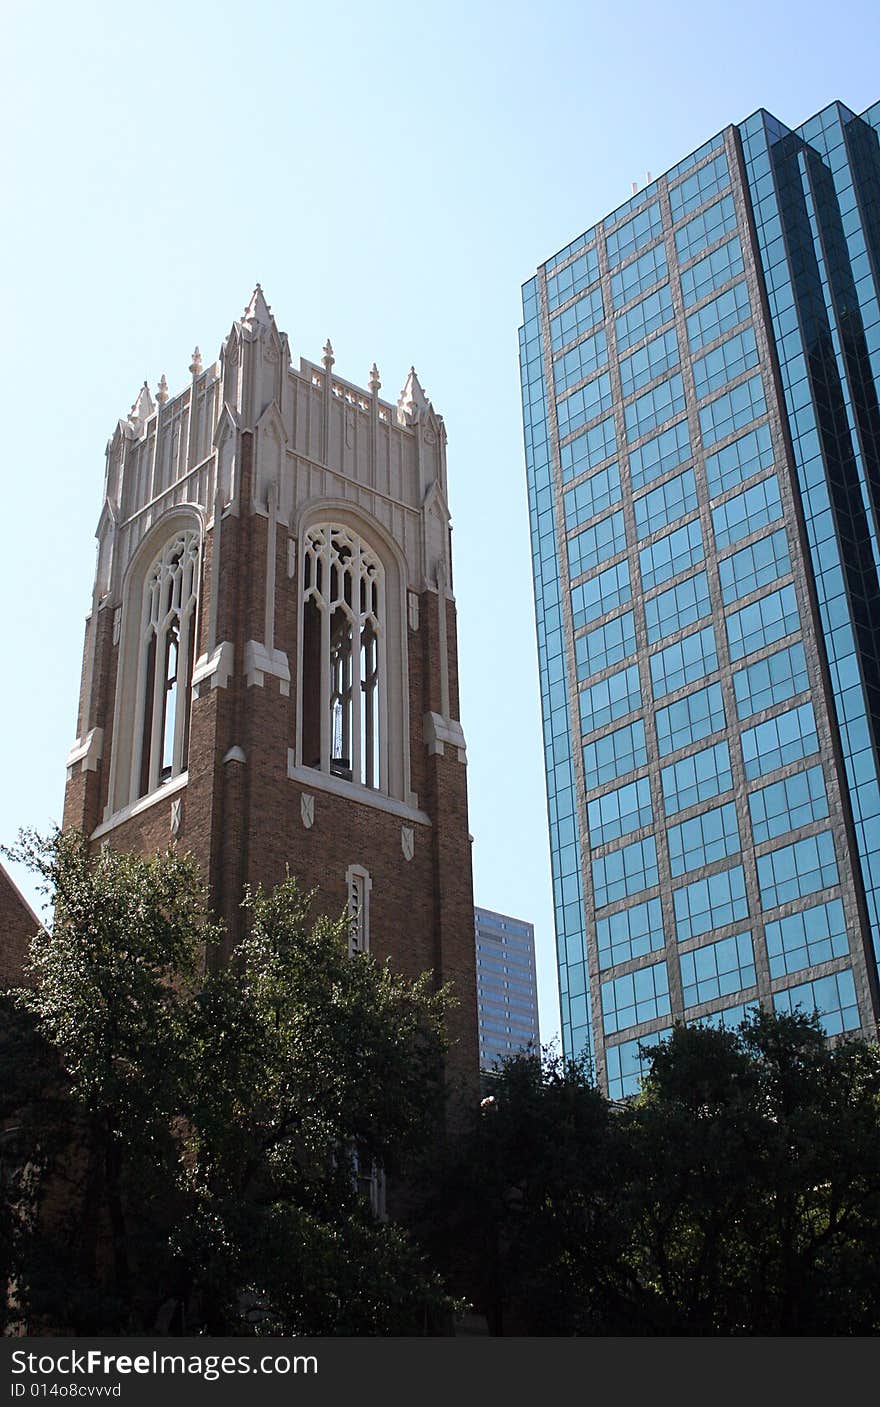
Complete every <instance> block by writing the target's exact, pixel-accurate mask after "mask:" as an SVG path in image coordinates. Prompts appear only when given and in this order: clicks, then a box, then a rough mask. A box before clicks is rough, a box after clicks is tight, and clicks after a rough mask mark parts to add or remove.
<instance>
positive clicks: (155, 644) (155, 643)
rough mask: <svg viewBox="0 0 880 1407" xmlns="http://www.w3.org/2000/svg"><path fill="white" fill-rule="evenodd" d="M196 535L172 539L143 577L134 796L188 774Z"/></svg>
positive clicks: (183, 534)
mask: <svg viewBox="0 0 880 1407" xmlns="http://www.w3.org/2000/svg"><path fill="white" fill-rule="evenodd" d="M198 566H199V534H198V531H197V530H196V529H195V528H187V529H184V530H183V531H182V532H179V533H178V534H177V536H176V537H174V538H172V539H170V540H169V541H168V542H167V543H166V544H165V546H164V547H163V549H162V551H161V552H160V553H159V555H158V557H157V558H156V559H155V561H154V562H153V564H152V566H151V567H150V570H149V571H148V572H147V576H146V581H145V584H144V595H143V609H142V616H141V636H140V663H139V672H138V681H139V682H138V693H137V699H138V703H137V708H138V713H137V719H138V721H137V722H136V726H135V735H134V742H135V747H136V748H137V749H138V754H137V760H136V764H135V768H134V776H135V777H136V778H137V779H138V780H137V786H136V788H135V795H136V796H145V795H146V794H147V793H148V792H151V791H155V789H156V787H158V786H161V785H162V783H163V782H167V781H169V780H170V779H171V778H172V777H176V776H177V775H178V773H180V772H183V771H185V770H186V765H187V753H188V751H189V715H190V699H189V692H190V683H191V680H192V670H193V657H194V652H195V633H196V631H195V622H196V599H197V594H198Z"/></svg>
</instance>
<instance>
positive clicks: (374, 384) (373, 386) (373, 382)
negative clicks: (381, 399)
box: [370, 362, 382, 396]
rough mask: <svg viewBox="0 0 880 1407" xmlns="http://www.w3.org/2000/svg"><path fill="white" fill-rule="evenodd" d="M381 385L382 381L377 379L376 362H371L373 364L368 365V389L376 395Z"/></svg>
mask: <svg viewBox="0 0 880 1407" xmlns="http://www.w3.org/2000/svg"><path fill="white" fill-rule="evenodd" d="M381 385H382V382H381V381H380V380H379V368H378V367H377V365H376V363H375V362H373V365H372V366H371V367H370V390H371V391H372V393H373V395H374V396H375V395H377V393H378V391H379V388H380V386H381Z"/></svg>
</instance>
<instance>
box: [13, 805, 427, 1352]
mask: <svg viewBox="0 0 880 1407" xmlns="http://www.w3.org/2000/svg"><path fill="white" fill-rule="evenodd" d="M15 858H17V859H22V858H24V859H27V860H28V861H29V862H30V863H31V864H32V865H33V866H35V867H36V868H37V869H38V871H39V872H40V874H41V876H42V879H43V882H44V885H45V887H46V889H47V891H48V893H49V895H50V898H51V899H52V900H53V903H54V919H53V922H52V925H51V928H48V929H46V930H45V931H44V932H42V933H41V934H39V935H38V937H37V938H36V939H35V941H34V944H33V947H32V954H31V967H30V972H29V974H28V975H29V981H30V984H31V985H30V986H29V987H27V988H23V989H22V990H20V991H19V992H17V993H15V994H14V998H13V1000H14V1019H15V1021H16V1022H17V1023H18V1028H20V1031H19V1034H21V1032H26V1034H27V1039H28V1041H29V1042H30V1050H31V1055H33V1052H34V1049H35V1048H36V1045H39V1047H40V1059H39V1061H38V1062H37V1063H36V1065H34V1064H33V1062H32V1061H31V1060H30V1059H29V1057H28V1054H27V1052H26V1051H25V1050H24V1048H23V1046H22V1044H21V1041H20V1040H19V1041H18V1042H16V1040H14V1039H9V1040H6V1041H4V1042H3V1043H2V1044H0V1059H2V1061H3V1072H2V1087H3V1088H4V1089H5V1090H6V1091H7V1096H6V1104H5V1108H4V1113H5V1114H7V1116H8V1118H15V1119H17V1121H18V1122H17V1124H16V1125H15V1127H16V1128H17V1130H18V1132H17V1134H16V1138H15V1140H14V1143H15V1146H14V1148H13V1147H12V1145H11V1144H10V1149H9V1155H8V1156H7V1157H6V1159H5V1166H6V1168H7V1171H8V1177H7V1181H8V1185H9V1194H8V1196H7V1198H6V1207H7V1210H6V1216H5V1220H3V1221H2V1222H0V1245H3V1244H5V1246H6V1254H7V1259H8V1260H9V1261H10V1264H11V1273H12V1278H13V1282H14V1285H15V1295H16V1299H17V1302H18V1306H19V1308H18V1311H17V1312H18V1313H19V1315H20V1317H22V1318H23V1319H24V1320H25V1322H27V1323H28V1324H29V1326H30V1327H31V1331H32V1332H34V1331H37V1330H38V1329H39V1327H40V1326H44V1327H48V1328H49V1330H50V1331H51V1332H59V1331H71V1332H92V1333H95V1332H105V1333H108V1332H109V1333H131V1332H151V1331H152V1332H171V1333H198V1332H211V1333H217V1334H223V1333H226V1334H229V1333H239V1332H262V1333H268V1332H274V1333H282V1334H284V1333H291V1334H293V1333H296V1334H302V1333H316V1334H334V1333H348V1334H355V1333H356V1334H370V1333H390V1332H395V1333H413V1332H416V1333H420V1332H423V1331H424V1330H425V1327H426V1325H427V1324H430V1323H433V1322H434V1321H435V1320H436V1319H437V1317H438V1316H440V1315H442V1314H444V1313H445V1312H446V1311H447V1309H448V1307H449V1302H448V1300H447V1299H446V1297H445V1296H444V1295H443V1293H442V1290H441V1287H440V1286H439V1282H438V1281H437V1279H436V1277H434V1276H433V1275H432V1274H431V1273H430V1272H428V1271H427V1270H426V1269H425V1266H424V1264H423V1262H422V1260H421V1258H420V1257H419V1255H418V1254H417V1253H416V1251H415V1250H414V1248H413V1247H412V1245H411V1243H410V1242H409V1240H408V1238H407V1236H406V1235H405V1233H404V1231H403V1230H402V1228H401V1227H400V1226H398V1225H396V1224H395V1223H393V1222H390V1221H387V1220H383V1219H381V1218H380V1217H379V1216H378V1215H377V1214H376V1212H375V1211H374V1210H373V1209H372V1208H371V1206H370V1204H369V1201H368V1199H367V1198H366V1197H365V1195H364V1184H365V1181H366V1179H367V1178H368V1177H369V1175H370V1174H371V1173H373V1171H374V1170H377V1172H378V1170H382V1172H383V1173H387V1174H388V1175H390V1176H394V1175H397V1174H400V1173H402V1172H403V1171H404V1170H405V1169H406V1166H407V1162H408V1159H409V1158H410V1156H411V1155H412V1152H413V1150H414V1148H416V1147H422V1146H423V1145H424V1144H425V1142H426V1140H428V1139H429V1137H431V1136H432V1132H433V1130H435V1129H436V1127H437V1125H438V1122H440V1121H442V1099H443V1089H442V1068H443V1053H444V1038H443V1016H444V1010H445V1007H446V1004H447V996H446V994H445V993H443V992H441V993H436V992H434V991H433V990H432V987H431V984H430V981H429V979H428V978H427V977H424V978H422V979H420V980H419V981H418V982H416V983H409V982H406V981H405V980H404V979H402V978H400V977H399V976H395V975H394V974H393V973H392V972H391V971H390V969H389V968H388V967H385V966H380V965H379V964H377V963H376V962H375V961H373V960H372V959H370V958H369V957H368V956H367V955H358V956H356V957H354V958H350V957H349V956H348V951H347V942H346V934H345V927H344V923H343V922H342V920H340V921H338V922H332V921H330V920H329V919H327V918H318V919H316V920H315V919H312V917H311V916H310V913H309V899H308V897H307V896H303V895H302V894H301V893H300V892H299V891H298V889H297V887H296V884H295V882H294V881H293V880H291V879H288V880H287V881H285V882H284V883H283V884H281V885H280V886H279V887H278V888H277V889H276V890H275V891H274V892H273V893H271V894H263V893H261V892H256V893H253V894H249V895H248V896H247V899H246V904H247V907H248V911H249V925H248V935H247V937H246V938H245V940H244V941H243V943H242V944H241V945H240V947H239V948H238V949H237V950H236V951H235V953H234V954H233V956H232V960H231V962H229V963H228V964H225V965H219V964H217V963H215V962H212V961H211V954H212V949H213V948H214V945H215V944H216V942H217V940H218V938H219V936H220V935H219V930H218V928H217V927H216V925H215V924H214V923H213V922H212V921H211V918H210V915H209V913H208V909H207V905H206V900H205V894H204V890H203V887H202V884H201V882H200V879H199V875H198V872H197V869H196V866H195V862H194V861H193V860H192V859H191V858H189V857H187V856H184V855H180V854H178V853H177V852H176V851H174V850H170V851H169V852H168V853H166V854H164V855H160V856H154V857H152V858H144V857H140V856H134V855H121V854H118V853H117V852H115V851H113V850H112V849H110V848H109V847H107V848H104V849H103V850H101V851H100V852H99V853H98V854H97V855H95V854H92V853H90V851H89V848H88V846H87V843H86V841H85V839H84V838H83V837H82V836H78V835H75V834H71V833H65V834H57V835H55V836H54V837H52V838H51V839H50V840H48V841H45V840H41V839H40V838H39V837H38V836H35V835H33V834H25V835H23V837H22V839H21V841H20V845H19V849H18V851H17V852H16V854H15ZM8 1000H9V999H8V998H7V1001H8ZM37 1068H38V1069H39V1070H40V1071H41V1072H43V1073H42V1074H41V1076H40V1079H39V1081H38V1086H39V1087H38V1088H35V1087H34V1078H35V1077H34V1075H33V1073H31V1075H30V1076H29V1075H28V1071H29V1070H31V1071H33V1069H37ZM29 1079H30V1084H29V1083H28V1081H29ZM25 1170H27V1171H25Z"/></svg>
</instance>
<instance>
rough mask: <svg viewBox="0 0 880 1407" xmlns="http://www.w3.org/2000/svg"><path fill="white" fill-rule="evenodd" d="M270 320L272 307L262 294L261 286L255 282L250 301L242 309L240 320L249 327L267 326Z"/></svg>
mask: <svg viewBox="0 0 880 1407" xmlns="http://www.w3.org/2000/svg"><path fill="white" fill-rule="evenodd" d="M272 320H273V319H272V309H271V308H270V307H269V304H268V303H267V302H266V299H265V298H264V296H263V290H262V288H261V287H260V285H259V284H257V286H256V288H255V289H254V291H253V293H252V294H251V301H250V302H249V303H248V305H247V307H246V308H245V310H244V316H243V317H242V322H244V323H247V324H248V325H249V326H250V327H253V326H254V325H258V326H260V327H268V326H269V324H270V323H271V322H272Z"/></svg>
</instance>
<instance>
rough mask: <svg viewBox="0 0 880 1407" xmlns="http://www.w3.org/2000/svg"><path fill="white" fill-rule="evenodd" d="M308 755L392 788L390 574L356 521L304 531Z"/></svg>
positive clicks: (331, 768) (364, 781)
mask: <svg viewBox="0 0 880 1407" xmlns="http://www.w3.org/2000/svg"><path fill="white" fill-rule="evenodd" d="M302 610H303V618H302V623H303V648H302V681H303V682H302V759H303V762H304V764H305V765H306V766H307V767H315V768H318V769H319V770H320V771H322V772H331V773H333V775H334V776H337V777H342V778H344V779H345V780H346V781H351V782H357V783H359V784H360V785H361V786H365V787H373V788H376V789H378V790H382V791H387V790H388V758H387V747H388V741H387V707H388V705H387V689H386V678H387V664H386V635H385V572H384V568H383V566H382V562H381V561H380V559H379V557H378V556H377V555H376V553H375V552H374V551H373V550H372V549H371V548H370V547H369V546H368V544H367V543H366V542H364V540H363V539H362V538H361V537H359V536H358V534H357V533H356V532H355V531H354V530H353V529H351V528H349V527H344V526H341V525H338V524H329V523H322V524H318V525H316V526H314V527H310V528H309V529H308V530H307V532H306V535H305V547H304V562H303V595H302Z"/></svg>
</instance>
